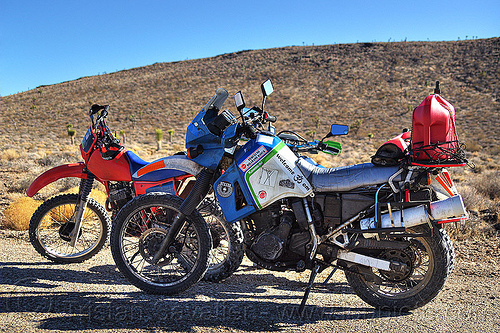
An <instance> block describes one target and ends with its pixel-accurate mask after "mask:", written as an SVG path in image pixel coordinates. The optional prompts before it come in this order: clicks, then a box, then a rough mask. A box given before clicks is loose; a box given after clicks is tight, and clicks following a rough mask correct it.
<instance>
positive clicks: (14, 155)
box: [0, 148, 19, 161]
mask: <svg viewBox="0 0 500 333" xmlns="http://www.w3.org/2000/svg"><path fill="white" fill-rule="evenodd" d="M18 158H19V153H18V152H17V150H15V149H13V148H9V149H6V150H4V151H3V152H2V155H1V156H0V159H2V160H4V161H12V160H16V159H18Z"/></svg>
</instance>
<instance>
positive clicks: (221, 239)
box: [26, 104, 243, 281]
mask: <svg viewBox="0 0 500 333" xmlns="http://www.w3.org/2000/svg"><path fill="white" fill-rule="evenodd" d="M108 110H109V105H104V106H102V105H96V104H95V105H92V107H91V108H90V110H89V117H90V119H91V122H92V124H91V126H90V127H89V129H88V130H87V133H86V134H85V136H84V138H83V140H82V142H81V144H80V152H81V155H82V157H83V160H84V161H83V162H78V163H72V164H65V165H60V166H57V167H55V168H52V169H50V170H48V171H46V172H44V173H43V174H42V175H40V176H39V177H37V178H36V179H35V180H34V181H33V183H32V184H31V185H30V187H29V188H28V190H27V193H26V194H27V195H28V196H29V197H33V196H34V195H35V194H36V193H38V191H39V190H40V189H42V188H43V187H45V186H47V185H48V184H50V183H52V182H54V181H56V180H58V179H61V178H67V177H76V178H80V179H81V181H80V187H79V192H78V194H62V195H58V196H55V197H53V198H51V199H49V200H47V201H45V202H44V203H43V204H42V205H41V206H40V207H39V208H38V209H37V210H36V212H35V213H34V214H33V216H32V217H31V221H30V227H29V235H30V241H31V243H32V244H33V246H34V248H35V249H36V250H37V251H38V252H39V253H40V254H41V255H42V256H44V257H45V258H47V259H49V260H52V261H54V262H58V263H76V262H82V261H84V260H87V259H89V258H91V257H92V256H94V255H95V254H96V253H98V252H99V251H100V250H101V248H102V247H103V246H104V244H105V242H106V239H107V237H108V234H109V232H110V228H111V221H112V219H111V218H110V217H109V215H108V214H107V213H106V210H105V208H104V207H103V206H102V205H101V204H99V203H98V202H97V201H96V200H94V199H92V198H90V197H89V195H90V192H91V189H92V186H93V183H94V180H97V181H99V182H101V183H102V184H103V185H104V187H105V189H106V194H107V200H106V205H105V206H106V209H107V210H108V211H110V212H112V218H114V216H115V215H116V214H117V213H118V211H119V210H120V208H121V207H123V206H124V205H125V204H126V203H127V202H129V201H130V200H132V199H133V198H134V197H136V196H139V195H141V194H145V193H149V192H167V193H172V194H175V195H177V196H179V197H181V198H185V197H186V196H187V194H188V193H189V192H190V190H191V188H192V187H193V185H194V183H195V177H196V176H197V175H198V173H199V172H200V171H201V169H202V168H201V167H200V166H199V165H197V164H196V163H194V162H193V161H192V160H190V159H189V158H187V156H186V155H185V154H182V153H181V154H176V155H174V156H169V157H165V158H161V159H159V160H156V161H153V162H146V161H144V160H142V159H141V158H140V157H139V156H137V155H136V154H135V153H133V152H132V151H130V150H127V149H125V147H124V146H122V145H121V144H120V141H119V140H118V139H116V138H115V137H114V136H113V134H112V132H111V130H110V129H109V127H108V126H107V124H106V117H107V115H108ZM94 118H95V121H94ZM198 209H199V210H200V212H201V213H202V216H204V218H205V221H206V222H207V226H206V228H207V232H208V228H209V230H210V233H211V236H212V244H213V250H212V255H211V258H210V263H209V269H208V271H207V273H206V274H205V280H210V281H220V280H222V279H224V278H226V277H228V276H229V275H231V274H232V273H233V272H234V271H235V270H236V269H237V268H238V266H239V265H240V263H241V261H242V259H243V246H242V243H241V239H242V233H241V229H240V228H239V226H237V225H236V224H235V225H230V224H228V223H227V222H226V221H225V220H224V217H223V215H222V213H221V211H220V208H219V207H218V204H217V203H216V201H215V200H214V199H208V200H204V201H203V202H202V203H201V204H200V207H198ZM150 223H151V222H150ZM149 227H150V226H149ZM131 232H133V231H131ZM139 234H140V233H138V235H139ZM144 246H147V244H146V245H144Z"/></svg>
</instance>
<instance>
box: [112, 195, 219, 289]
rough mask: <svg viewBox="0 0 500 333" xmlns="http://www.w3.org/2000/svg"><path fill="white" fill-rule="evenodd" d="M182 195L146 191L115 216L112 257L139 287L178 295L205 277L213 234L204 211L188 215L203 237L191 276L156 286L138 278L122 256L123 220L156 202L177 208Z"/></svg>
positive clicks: (127, 276) (180, 202)
mask: <svg viewBox="0 0 500 333" xmlns="http://www.w3.org/2000/svg"><path fill="white" fill-rule="evenodd" d="M182 201H183V200H182V199H181V198H179V197H177V196H174V195H170V194H168V193H161V192H152V193H147V194H144V195H141V196H138V197H136V198H134V199H133V200H131V201H129V202H128V203H127V204H126V205H125V206H123V207H122V209H120V211H119V212H118V214H117V215H116V218H115V220H114V221H113V228H112V230H111V237H110V245H111V253H112V255H113V259H114V261H115V264H116V266H117V267H118V269H119V270H120V272H121V273H122V274H123V275H124V276H125V277H126V278H127V280H128V281H129V282H130V283H131V284H133V285H134V286H136V287H137V288H139V289H141V290H143V291H145V292H147V293H150V294H162V295H176V294H179V293H181V292H183V291H185V290H186V289H188V288H190V287H191V286H193V285H194V284H196V283H197V282H198V281H199V280H201V279H202V278H203V275H204V274H205V272H206V271H207V268H208V260H209V256H210V250H211V247H212V246H211V244H212V239H211V237H210V231H209V229H208V226H207V224H206V223H205V220H204V219H203V217H202V216H201V214H200V213H199V212H198V211H197V210H195V211H194V212H193V213H192V214H191V215H189V216H188V217H187V218H188V219H190V220H191V222H192V223H193V225H194V227H195V229H196V231H197V233H198V237H199V238H200V259H199V260H198V261H197V262H196V263H195V265H196V267H195V269H194V270H193V271H192V272H191V274H190V276H189V277H188V278H187V279H185V280H183V281H182V282H180V283H178V284H175V285H173V286H172V285H170V286H163V287H162V286H157V285H153V284H149V283H147V282H145V281H143V280H141V279H139V278H137V277H136V276H135V275H134V274H133V273H132V272H131V271H130V268H129V266H128V265H127V263H126V262H125V261H124V259H123V257H122V256H121V248H120V236H121V229H122V228H123V224H124V223H125V222H126V219H127V218H128V217H129V216H130V215H131V214H133V213H134V212H135V211H137V209H138V208H140V207H147V206H150V207H151V206H154V205H158V206H160V205H164V206H169V207H173V208H176V209H177V210H178V208H179V207H180V205H181V204H182Z"/></svg>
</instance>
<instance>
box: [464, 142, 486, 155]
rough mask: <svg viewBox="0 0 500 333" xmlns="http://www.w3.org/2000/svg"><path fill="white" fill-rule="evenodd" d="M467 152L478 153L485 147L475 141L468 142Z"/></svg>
mask: <svg viewBox="0 0 500 333" xmlns="http://www.w3.org/2000/svg"><path fill="white" fill-rule="evenodd" d="M465 149H466V150H467V151H469V152H472V153H473V152H478V151H480V150H482V149H483V147H482V146H481V145H480V144H479V143H478V142H474V141H470V142H467V145H466V148H465Z"/></svg>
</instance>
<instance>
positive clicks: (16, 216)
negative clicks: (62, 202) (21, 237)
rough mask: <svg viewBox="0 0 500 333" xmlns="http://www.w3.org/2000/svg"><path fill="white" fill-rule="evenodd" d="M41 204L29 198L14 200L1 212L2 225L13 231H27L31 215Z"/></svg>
mask: <svg viewBox="0 0 500 333" xmlns="http://www.w3.org/2000/svg"><path fill="white" fill-rule="evenodd" d="M41 204H42V202H41V201H38V200H34V199H32V198H29V197H21V198H19V199H16V200H14V201H13V202H12V203H11V204H10V205H9V206H8V207H7V208H6V209H5V210H4V212H3V215H4V219H3V224H4V226H5V227H7V228H9V229H13V230H28V228H29V225H30V219H31V215H33V213H34V212H35V210H36V209H37V208H38V206H40V205H41Z"/></svg>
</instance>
